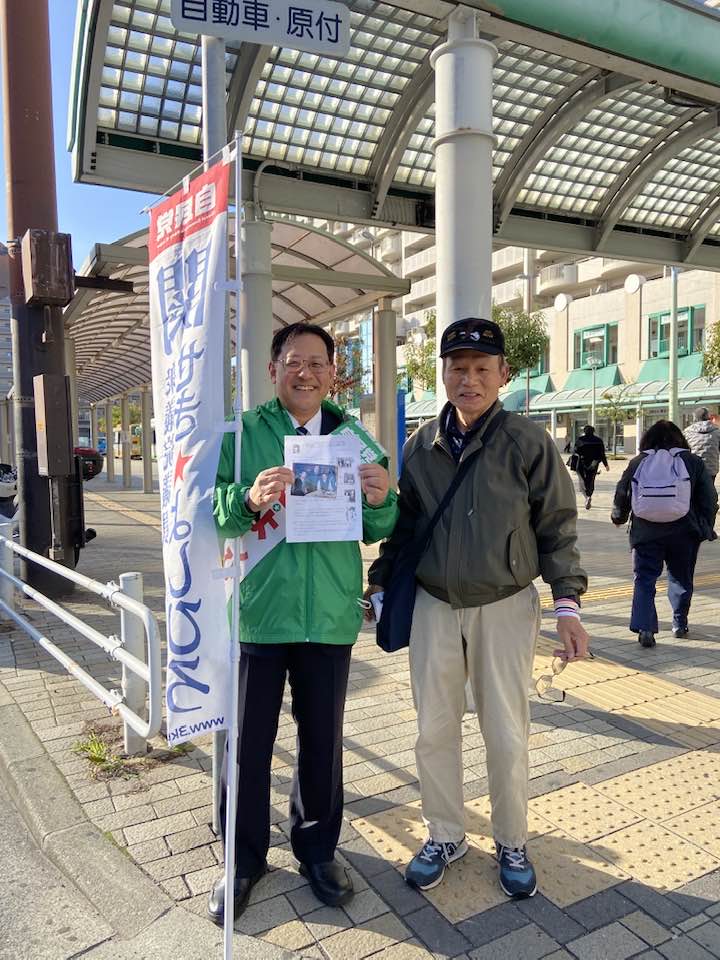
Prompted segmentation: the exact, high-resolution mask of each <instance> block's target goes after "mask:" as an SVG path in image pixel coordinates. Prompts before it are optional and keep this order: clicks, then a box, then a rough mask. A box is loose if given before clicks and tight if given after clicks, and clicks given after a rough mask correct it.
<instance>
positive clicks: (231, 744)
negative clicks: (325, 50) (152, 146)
mask: <svg viewBox="0 0 720 960" xmlns="http://www.w3.org/2000/svg"><path fill="white" fill-rule="evenodd" d="M240 138H241V133H240V131H239V130H236V131H235V402H234V403H233V412H234V415H235V483H240V454H241V449H242V383H241V378H242V363H241V353H242V339H241V336H242V335H241V331H242V328H243V325H242V322H241V317H240V311H241V309H242V306H241V304H242V299H243V298H242V275H241V273H240V264H241V262H242V258H241V256H240V247H241V244H242V232H241V228H240V209H241V207H242V157H241V153H240V148H241V143H242V141H241V139H240ZM233 565H234V567H235V572H234V574H233V591H232V608H231V609H232V616H231V621H230V623H231V626H230V657H231V681H230V682H231V687H230V723H229V725H228V749H227V777H226V784H227V786H226V789H227V796H226V803H225V925H224V928H223V946H224V960H232V955H233V927H234V925H235V896H234V893H235V814H236V810H237V741H238V710H239V703H238V699H239V697H238V686H239V680H240V640H239V636H240V541H239V540H237V539H236V540H235V544H234V546H233Z"/></svg>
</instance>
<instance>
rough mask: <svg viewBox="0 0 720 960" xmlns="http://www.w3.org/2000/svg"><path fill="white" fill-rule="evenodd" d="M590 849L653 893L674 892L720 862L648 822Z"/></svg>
mask: <svg viewBox="0 0 720 960" xmlns="http://www.w3.org/2000/svg"><path fill="white" fill-rule="evenodd" d="M593 847H594V849H595V850H597V851H598V852H599V853H600V854H601V855H602V856H605V857H607V858H608V860H612V861H613V863H614V864H615V865H616V866H617V867H618V868H619V869H621V870H623V871H625V872H626V873H628V874H630V876H631V877H633V878H634V879H635V880H638V881H639V882H640V883H646V884H648V886H651V887H653V888H654V889H655V890H674V889H675V888H676V887H681V886H682V885H683V884H685V883H688V882H689V881H690V880H695V879H696V878H697V877H701V876H703V874H705V873H709V872H710V871H711V870H716V869H717V868H718V867H720V860H717V859H715V857H713V856H711V854H709V853H708V852H707V851H706V850H701V849H700V847H697V846H695V844H694V843H689V842H688V841H687V840H684V839H683V838H682V837H679V836H677V834H675V833H671V832H670V830H667V829H665V827H663V826H660V824H657V823H650V822H648V821H643V822H642V823H638V824H635V825H634V826H632V827H626V828H625V829H624V830H618V832H617V833H612V834H610V835H609V836H607V837H603V839H602V840H598V841H597V842H596V843H595V844H593Z"/></svg>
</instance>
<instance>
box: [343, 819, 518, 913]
mask: <svg viewBox="0 0 720 960" xmlns="http://www.w3.org/2000/svg"><path fill="white" fill-rule="evenodd" d="M468 819H469V820H470V821H472V823H473V826H474V827H475V828H476V829H477V828H478V827H483V826H484V825H485V824H486V823H487V824H488V826H489V822H488V821H487V820H486V819H483V818H482V816H481V815H480V814H479V813H477V812H475V811H469V816H468ZM353 827H354V828H355V829H356V830H357V831H358V833H359V834H360V835H361V836H362V837H364V838H365V840H367V842H368V843H369V844H370V845H371V846H372V847H374V849H375V850H377V852H378V853H379V854H380V856H382V857H383V858H384V859H385V860H387V861H388V863H390V864H392V865H393V866H394V867H396V869H398V870H400V872H404V870H405V867H406V865H407V863H408V862H409V861H410V860H411V859H412V858H413V857H414V856H415V854H416V853H417V852H418V850H419V849H420V847H421V846H422V844H423V842H424V840H425V839H426V830H425V825H424V824H423V821H422V817H421V815H420V809H419V807H418V806H417V805H409V806H405V807H395V808H394V809H391V810H386V811H383V812H382V813H376V814H373V815H372V816H371V817H360V818H358V819H357V820H353ZM467 839H468V841H469V842H470V850H469V852H468V853H467V855H466V856H465V857H463V859H462V860H459V861H457V862H456V863H454V864H452V866H451V868H450V869H449V870H448V871H447V874H446V876H445V879H444V880H443V882H442V884H441V885H440V886H439V887H436V888H435V889H434V890H428V891H427V892H426V893H425V896H426V897H427V899H428V900H429V901H430V902H431V903H432V904H434V905H435V906H436V907H437V909H438V910H439V911H440V912H441V913H442V914H443V915H444V916H445V917H447V919H448V920H450V921H451V922H452V923H458V922H459V921H460V920H466V919H467V918H468V917H471V916H473V914H476V913H480V912H481V911H483V910H488V909H489V908H490V907H494V906H496V905H497V904H498V903H503V902H504V901H505V899H506V897H505V896H504V895H503V893H502V891H501V890H500V889H499V887H498V885H497V876H496V871H495V865H494V861H493V859H492V857H491V856H490V855H489V854H487V853H485V852H483V851H482V850H480V849H479V848H478V846H477V844H476V843H474V842H473V841H474V840H475V839H476V838H475V837H473V836H472V835H471V833H470V832H469V831H468V834H467Z"/></svg>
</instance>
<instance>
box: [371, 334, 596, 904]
mask: <svg viewBox="0 0 720 960" xmlns="http://www.w3.org/2000/svg"><path fill="white" fill-rule="evenodd" d="M504 353H505V344H504V338H503V334H502V331H501V330H500V328H499V327H498V326H497V324H495V323H493V322H491V321H487V320H481V319H475V318H469V319H466V320H458V321H456V322H455V323H452V324H450V326H449V327H447V329H446V330H445V332H444V333H443V335H442V340H441V344H440V356H441V357H442V358H443V382H444V385H445V389H446V392H447V397H448V401H449V402H448V403H447V404H446V405H445V407H444V408H443V410H442V412H441V414H440V416H439V417H437V418H436V419H435V420H431V421H429V422H428V423H426V424H424V425H423V426H422V427H421V428H420V429H419V430H418V431H417V432H416V433H415V434H413V436H412V437H411V438H410V439H409V440H408V442H407V443H406V445H405V450H404V453H403V469H402V475H401V477H400V499H399V507H400V519H399V520H398V523H397V526H396V528H395V532H394V534H393V535H392V537H391V538H390V539H389V540H388V541H387V543H385V544H383V546H382V548H381V553H380V557H379V558H378V560H376V562H375V563H374V564H373V565H372V567H371V568H370V573H369V581H370V584H371V586H370V587H369V588H368V594H371V593H372V592H375V591H380V590H381V589H382V587H383V585H385V584H387V583H388V581H389V578H390V575H391V572H392V567H393V565H394V563H395V561H396V558H397V557H398V555H399V553H400V551H402V550H403V548H404V547H405V546H406V545H407V544H408V543H409V541H411V540H412V539H413V537H414V536H415V535H416V532H417V531H422V530H423V529H425V528H426V526H427V523H428V521H429V520H430V518H431V517H432V516H433V514H434V513H435V510H436V508H437V506H438V504H439V503H440V501H441V500H442V498H443V495H444V494H445V492H446V490H447V489H448V488H449V487H450V484H451V482H452V480H453V477H454V475H455V473H456V471H457V470H458V467H459V464H461V463H462V462H463V460H465V458H467V457H468V456H470V455H472V454H473V453H474V452H475V451H477V450H478V449H480V448H481V452H480V453H479V454H478V456H477V457H476V458H475V460H474V462H473V464H472V466H471V467H470V470H469V472H468V474H467V476H466V477H464V479H463V480H462V483H461V484H460V486H459V487H458V489H457V491H456V493H455V495H454V497H453V500H452V501H451V503H450V504H449V506H448V507H447V508H446V510H445V512H444V514H443V516H442V517H441V519H440V520H439V522H438V523H437V525H436V527H435V529H434V531H433V535H432V539H431V542H430V545H429V547H428V549H427V550H426V551H425V553H424V555H423V556H422V558H421V560H420V563H419V565H418V568H417V572H416V577H417V594H416V600H415V610H414V616H413V623H412V632H411V637H410V680H411V684H412V690H413V698H414V701H415V706H416V709H417V713H418V740H417V744H416V748H415V755H416V760H417V769H418V777H419V780H420V791H421V797H422V812H423V819H424V821H425V825H426V827H427V830H428V839H427V841H426V842H425V844H424V845H423V847H422V849H421V850H420V851H419V853H418V854H417V855H416V856H415V857H414V859H413V860H412V861H411V863H410V864H409V866H408V868H407V870H406V874H405V878H406V880H407V882H408V883H409V884H411V885H412V886H414V887H417V888H420V889H422V890H427V889H430V888H431V887H434V886H436V885H437V884H438V883H440V881H441V880H442V878H443V875H444V873H445V869H446V867H447V866H448V865H449V864H451V863H452V862H453V861H454V860H457V859H459V858H460V857H462V856H464V854H465V853H467V850H468V846H467V842H466V841H465V824H464V812H463V789H462V787H463V769H462V733H461V730H462V727H461V724H462V717H463V711H464V706H465V684H466V681H467V679H468V678H469V679H470V682H471V685H472V689H473V694H474V699H475V703H476V704H477V711H478V719H479V721H480V727H481V730H482V734H483V738H484V740H485V747H486V751H487V770H488V785H489V792H490V800H491V804H492V827H493V833H494V839H495V845H496V856H497V860H498V863H499V868H500V869H499V879H500V884H501V886H502V888H503V890H504V891H505V893H506V894H507V895H508V896H511V897H528V896H532V895H533V894H534V893H535V891H536V888H537V885H536V880H535V871H534V869H533V866H532V864H531V863H530V861H529V860H528V858H527V854H526V851H525V843H526V840H527V802H528V736H529V728H530V718H529V704H528V687H529V684H530V679H531V675H532V667H533V656H534V651H535V644H536V640H537V635H538V630H539V625H540V606H539V602H538V595H537V591H536V590H535V587H534V586H533V583H532V581H533V580H534V579H535V577H537V576H539V575H540V576H542V578H543V579H544V580H545V581H546V582H547V583H549V584H550V585H551V587H552V592H553V597H554V600H555V611H556V616H557V618H558V620H557V632H558V638H559V640H560V641H561V643H562V650H558V651H557V655H558V656H560V657H561V658H562V659H565V660H575V659H577V658H579V657H584V656H585V655H586V653H587V645H588V636H587V634H586V633H585V630H584V629H583V627H582V625H581V623H580V619H579V603H578V599H579V596H580V594H582V593H583V592H584V590H585V588H586V585H587V578H586V576H585V573H584V571H583V570H582V568H581V567H580V560H579V555H578V551H577V547H576V521H577V511H576V507H575V494H574V492H573V489H572V483H571V481H570V477H569V475H568V472H567V470H566V469H565V466H564V464H563V462H562V460H561V458H560V455H559V453H558V451H557V449H556V447H555V444H554V442H553V440H552V438H551V437H550V436H549V435H548V434H547V433H546V432H545V430H543V429H542V428H541V427H539V426H538V425H537V424H534V423H532V421H530V420H529V419H528V418H527V417H521V416H518V415H516V414H512V413H506V412H505V411H503V410H502V404H501V403H500V402H499V401H498V392H499V390H500V387H501V386H502V385H503V384H504V383H505V382H506V379H507V375H508V368H507V364H506V363H505V359H504ZM496 418H498V419H497V422H495V421H496ZM486 434H487V437H488V440H487V443H486V444H484V442H483V441H484V437H485V436H486Z"/></svg>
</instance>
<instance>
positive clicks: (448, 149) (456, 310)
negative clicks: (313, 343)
mask: <svg viewBox="0 0 720 960" xmlns="http://www.w3.org/2000/svg"><path fill="white" fill-rule="evenodd" d="M496 57H497V50H496V49H495V47H494V46H493V45H492V44H491V43H489V42H488V41H487V40H480V39H479V38H478V32H477V24H476V11H473V10H470V9H468V8H467V7H458V8H457V10H455V11H454V12H453V13H452V14H451V15H450V17H449V20H448V39H447V42H446V43H443V44H442V45H441V46H439V47H437V48H436V49H435V50H434V51H433V53H432V55H431V63H432V65H433V67H434V69H435V143H434V147H435V224H436V226H435V244H436V248H437V273H436V275H437V343H438V345H439V343H440V336H441V334H442V331H443V330H444V329H445V328H446V327H447V326H448V325H449V324H450V323H452V322H453V321H454V320H460V319H462V318H463V317H473V316H479V317H490V313H491V308H492V191H493V181H492V150H493V144H494V138H493V131H492V69H493V64H494V62H495V59H496ZM436 392H437V397H438V406H440V405H441V404H442V403H443V402H444V399H445V391H444V387H443V383H442V368H441V364H440V363H438V368H437V388H436Z"/></svg>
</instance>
